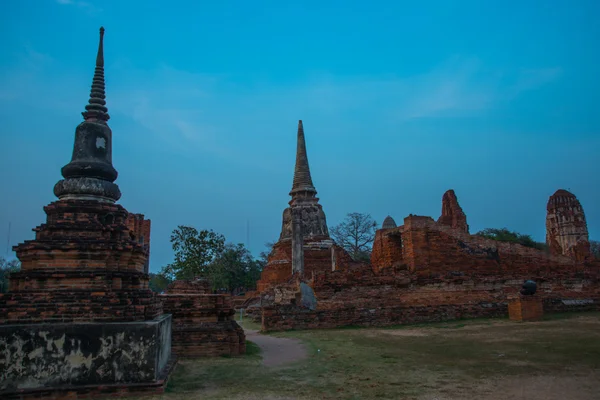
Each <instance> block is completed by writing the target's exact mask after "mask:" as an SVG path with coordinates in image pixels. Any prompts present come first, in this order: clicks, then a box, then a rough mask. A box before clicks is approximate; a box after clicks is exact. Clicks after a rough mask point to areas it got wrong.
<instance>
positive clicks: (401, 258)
mask: <svg viewBox="0 0 600 400" xmlns="http://www.w3.org/2000/svg"><path fill="white" fill-rule="evenodd" d="M397 236H400V237H399V238H398V237H397ZM373 250H374V251H373V252H374V255H373V256H372V258H371V263H372V265H373V269H374V271H376V272H377V271H379V270H380V269H382V268H386V267H389V266H391V265H394V264H395V263H396V264H397V263H402V264H406V265H407V266H408V269H409V270H410V271H411V272H414V273H416V274H418V275H419V276H424V277H428V276H432V277H435V276H446V275H447V274H449V273H454V274H463V275H464V274H466V275H475V276H483V275H486V276H495V277H505V278H532V277H534V276H537V277H544V276H548V275H553V276H554V275H555V274H557V273H559V274H563V275H565V276H569V275H572V274H574V273H576V272H577V271H578V270H581V268H582V267H581V265H582V264H581V263H576V262H575V261H573V260H572V259H570V258H569V257H566V256H553V255H551V254H549V253H547V252H544V251H541V250H537V249H533V248H529V247H524V246H521V245H518V244H512V243H503V242H498V241H494V240H491V239H486V238H483V237H480V236H476V235H469V234H468V233H466V232H463V231H461V230H458V229H453V228H451V227H449V226H446V225H443V224H439V223H436V222H435V221H433V219H431V218H429V217H421V216H409V217H407V218H405V220H404V226H402V227H399V228H396V229H393V230H392V229H390V230H380V231H378V232H377V238H376V242H375V244H374V249H373Z"/></svg>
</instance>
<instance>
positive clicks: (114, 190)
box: [54, 28, 121, 203]
mask: <svg viewBox="0 0 600 400" xmlns="http://www.w3.org/2000/svg"><path fill="white" fill-rule="evenodd" d="M103 38H104V28H100V43H99V45H98V55H97V57H96V70H95V72H94V78H93V80H92V90H91V92H90V100H89V102H88V104H87V105H86V106H85V109H86V111H84V112H83V113H82V115H83V118H84V121H83V122H82V123H81V124H79V125H78V126H77V128H76V129H75V144H74V146H73V156H72V157H71V162H70V163H68V164H67V165H65V166H64V167H63V168H62V170H61V172H62V176H63V177H64V178H65V179H63V180H60V181H58V183H57V184H56V185H55V186H54V194H55V195H56V196H57V197H58V198H59V199H61V200H68V199H79V200H97V201H106V202H111V203H113V202H115V201H117V200H119V198H120V197H121V192H120V190H119V187H118V186H117V185H116V184H114V183H113V182H114V181H115V180H116V179H117V176H118V173H117V170H116V169H115V168H114V167H113V165H112V131H111V130H110V128H109V126H108V124H107V121H108V119H109V118H110V117H109V115H108V109H107V108H106V101H105V98H106V94H105V92H104V90H105V85H104V43H103Z"/></svg>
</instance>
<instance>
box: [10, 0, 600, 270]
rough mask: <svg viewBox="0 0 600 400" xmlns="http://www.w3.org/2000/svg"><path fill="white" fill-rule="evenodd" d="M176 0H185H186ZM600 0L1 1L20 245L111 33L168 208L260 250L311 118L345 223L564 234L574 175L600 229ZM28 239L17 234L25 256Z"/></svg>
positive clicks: (114, 101) (155, 213) (167, 256)
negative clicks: (556, 217) (449, 220)
mask: <svg viewBox="0 0 600 400" xmlns="http://www.w3.org/2000/svg"><path fill="white" fill-rule="evenodd" d="M167 4H168V6H166V5H167ZM599 14H600V2H598V1H593V0H591V1H576V0H570V1H560V0H556V1H533V0H530V1H492V0H490V1H419V2H416V1H411V2H407V1H383V0H382V1H372V2H366V1H325V0H321V1H309V0H305V1H260V0H256V1H253V2H247V1H210V2H209V1H170V2H164V1H156V0H155V1H133V0H130V1H117V0H112V1H111V0H103V1H94V0H86V1H84V0H35V1H34V0H29V1H24V0H5V1H2V2H0V15H2V17H1V18H2V21H1V22H2V23H0V44H1V47H2V52H1V53H0V120H1V121H2V124H1V128H0V149H1V151H2V157H1V158H0V179H1V181H2V182H3V187H4V195H3V196H2V200H1V201H2V207H0V237H1V238H2V240H0V244H1V245H0V254H1V255H5V247H4V246H5V240H6V239H5V238H6V236H5V233H6V230H7V228H8V223H9V222H11V224H12V232H11V237H10V242H11V245H14V244H17V243H19V242H21V241H23V240H26V239H31V238H33V232H31V229H32V228H34V227H35V226H38V225H39V224H41V223H42V222H44V220H45V215H44V212H43V209H42V207H43V206H44V205H46V204H48V203H50V202H51V201H53V200H54V199H55V198H54V196H53V194H52V188H53V185H54V183H55V182H56V181H57V180H58V179H60V168H61V167H62V166H63V165H65V164H66V163H67V162H69V160H70V157H71V152H72V144H73V137H74V130H75V127H76V126H77V124H79V123H80V122H81V120H82V117H81V114H80V112H81V111H83V107H84V105H85V104H86V102H87V99H88V95H89V88H90V84H91V78H92V75H93V67H94V61H95V54H96V48H97V41H98V28H99V27H100V26H101V25H103V26H104V27H105V28H106V34H105V53H104V54H105V61H106V64H105V73H106V81H107V101H108V108H109V113H110V114H111V120H110V121H109V124H110V126H111V128H112V131H113V147H114V152H113V163H114V166H115V168H117V170H118V171H119V174H120V175H119V178H118V180H117V183H118V184H119V186H120V188H121V191H122V192H123V197H122V199H121V201H120V203H121V204H123V205H124V206H125V207H126V208H127V209H128V210H129V211H131V212H138V213H143V214H145V215H146V217H147V218H150V219H151V220H152V226H153V230H152V243H151V245H152V255H151V269H152V270H153V271H156V270H158V269H159V268H160V267H161V266H163V265H165V264H166V263H168V262H170V261H171V259H172V252H171V248H170V243H169V235H170V232H171V231H172V230H173V229H174V228H175V227H176V226H177V225H179V224H184V225H191V226H195V227H197V228H199V229H204V228H210V229H214V230H215V231H218V232H220V233H223V234H224V235H225V236H226V237H227V239H228V240H230V241H232V242H244V243H245V242H246V227H247V224H248V223H249V226H250V242H249V247H250V249H251V250H252V251H253V253H255V254H258V252H259V251H261V250H262V249H263V244H264V243H265V242H267V241H271V240H275V239H276V238H277V237H278V235H279V231H280V229H281V214H282V211H283V209H284V208H285V207H286V206H287V202H288V200H289V197H288V192H289V190H290V188H291V184H292V173H293V167H294V153H295V144H296V142H295V140H296V136H295V135H296V126H297V121H298V119H302V120H303V121H304V128H305V132H306V140H307V148H308V155H309V160H310V166H311V170H312V175H313V181H314V184H315V186H316V187H317V190H318V191H319V197H320V199H321V204H322V205H323V207H324V210H325V212H326V215H327V219H328V223H329V225H330V226H332V225H334V224H336V223H338V222H340V221H341V220H342V219H343V217H344V216H345V214H347V213H349V212H366V213H370V214H371V215H372V216H373V217H374V218H375V219H376V220H377V222H378V223H381V222H382V221H383V218H385V216H386V215H387V214H391V215H392V216H393V217H394V218H395V219H396V221H397V222H401V221H402V219H403V218H404V217H405V216H407V215H408V214H410V213H412V214H418V215H430V216H433V217H434V218H436V219H437V218H438V217H439V214H440V212H441V197H442V194H443V193H444V191H446V190H447V189H450V188H452V189H454V190H455V191H456V194H457V196H458V199H459V202H460V204H461V206H462V207H463V209H464V211H465V213H466V214H467V218H468V223H469V224H470V226H471V231H472V232H476V231H478V230H481V229H483V228H487V227H497V228H501V227H507V228H509V229H512V230H516V231H519V232H522V233H528V234H531V235H532V236H533V237H534V238H535V239H536V240H539V241H543V240H544V235H545V212H546V211H545V206H546V202H547V200H548V197H549V196H550V195H551V194H552V193H554V191H556V190H557V189H559V188H564V189H569V190H571V191H572V192H573V193H574V194H575V195H576V196H577V197H578V198H579V199H580V201H581V203H582V205H583V207H584V210H585V212H586V216H587V220H588V229H589V232H590V237H591V238H592V239H600V202H599V201H598V200H599V199H600V174H599V172H600V170H599V167H598V161H597V160H598V156H599V155H600V113H599V112H598V105H599V104H600V78H599V76H600V74H599V73H598V71H599V69H600V68H599V64H600V52H599V51H598V43H597V42H598V39H599V38H600V25H599V24H598V23H597V16H598V15H599ZM10 255H11V254H10V253H9V256H10Z"/></svg>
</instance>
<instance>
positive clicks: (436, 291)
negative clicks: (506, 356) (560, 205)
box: [262, 216, 600, 331]
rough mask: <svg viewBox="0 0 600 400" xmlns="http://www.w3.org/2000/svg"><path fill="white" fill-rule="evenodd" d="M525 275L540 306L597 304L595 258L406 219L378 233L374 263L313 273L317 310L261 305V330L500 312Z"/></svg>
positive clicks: (599, 268)
mask: <svg viewBox="0 0 600 400" xmlns="http://www.w3.org/2000/svg"><path fill="white" fill-rule="evenodd" d="M525 279H533V280H535V281H536V282H537V283H538V293H539V296H540V297H541V298H542V300H543V303H544V309H545V310H546V311H549V312H551V311H570V310H598V309H600V308H599V305H600V263H599V262H590V263H578V262H576V261H574V260H572V259H570V258H568V257H565V256H553V255H551V254H549V253H546V252H544V251H540V250H536V249H532V248H528V247H524V246H521V245H516V244H509V243H502V242H497V241H493V240H489V239H485V238H483V237H479V236H474V235H469V234H468V233H466V232H464V230H459V229H453V228H452V227H450V226H446V225H444V224H439V223H436V222H435V221H434V220H433V219H431V218H429V217H419V216H409V217H407V218H406V219H405V220H404V225H403V226H401V227H398V228H395V229H386V230H380V231H378V232H377V237H376V240H375V243H374V245H373V256H372V266H369V265H360V266H356V265H355V266H353V267H350V268H346V269H344V270H340V271H335V272H325V271H323V272H321V273H318V274H316V275H315V277H314V279H313V281H312V282H311V286H312V287H313V289H314V292H315V296H316V298H317V309H316V310H314V311H311V310H308V309H306V308H302V307H299V306H298V305H297V301H289V302H288V303H287V304H286V302H285V301H279V304H275V303H274V302H272V304H270V305H266V306H265V307H263V310H262V324H263V330H265V331H273V330H287V329H311V328H334V327H340V326H346V325H360V326H385V325H394V324H403V323H414V322H424V321H442V320H451V319H457V318H476V317H496V316H506V315H507V310H508V308H507V307H508V298H509V296H511V295H514V294H516V293H518V290H519V289H520V287H521V285H522V283H523V280H525ZM289 297H290V298H291V296H289ZM293 303H296V304H293Z"/></svg>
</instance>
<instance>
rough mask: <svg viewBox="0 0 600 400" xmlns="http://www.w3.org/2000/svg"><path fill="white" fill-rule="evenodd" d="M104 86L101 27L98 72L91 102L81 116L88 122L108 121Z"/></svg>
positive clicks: (97, 61) (95, 75) (91, 93)
mask: <svg viewBox="0 0 600 400" xmlns="http://www.w3.org/2000/svg"><path fill="white" fill-rule="evenodd" d="M104 90H105V84H104V28H103V27H100V43H98V55H97V56H96V70H95V71H94V78H93V80H92V90H91V91H90V101H89V104H88V105H87V106H85V110H86V111H84V112H82V113H81V114H82V115H83V118H84V119H85V120H86V121H104V122H106V121H108V119H109V118H110V116H109V115H108V108H106V101H105V100H104V99H106V93H105V92H104Z"/></svg>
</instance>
